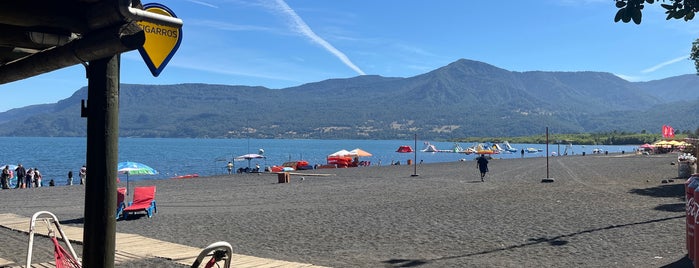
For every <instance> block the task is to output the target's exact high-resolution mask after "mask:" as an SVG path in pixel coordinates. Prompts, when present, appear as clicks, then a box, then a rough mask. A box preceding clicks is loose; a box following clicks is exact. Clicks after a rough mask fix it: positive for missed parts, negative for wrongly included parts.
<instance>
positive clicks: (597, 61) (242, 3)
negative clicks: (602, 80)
mask: <svg viewBox="0 0 699 268" xmlns="http://www.w3.org/2000/svg"><path fill="white" fill-rule="evenodd" d="M144 3H147V1H144ZM158 3H161V4H164V5H166V6H168V7H169V8H170V9H172V10H173V11H174V13H175V14H176V15H177V16H178V17H179V18H181V19H182V20H183V21H184V23H185V25H184V27H183V40H182V44H181V46H180V48H179V50H178V51H177V53H176V54H175V55H174V57H173V59H172V60H171V61H170V63H169V64H168V65H167V67H166V68H165V69H164V70H163V72H162V73H161V74H160V76H159V77H153V76H152V75H151V73H150V71H149V70H148V68H147V66H146V64H145V63H144V61H143V59H141V56H140V55H139V53H138V52H137V51H132V52H128V53H124V54H122V66H121V82H122V83H136V84H179V83H209V84H226V85H249V86H265V87H269V88H275V89H277V88H285V87H291V86H298V85H301V84H304V83H309V82H317V81H322V80H325V79H331V78H349V77H354V76H358V75H363V74H370V75H381V76H386V77H410V76H415V75H419V74H422V73H425V72H429V71H431V70H434V69H436V68H439V67H442V66H444V65H447V64H449V63H451V62H454V61H456V60H458V59H461V58H464V59H471V60H477V61H482V62H485V63H489V64H492V65H495V66H497V67H500V68H503V69H506V70H510V71H601V72H610V73H613V74H616V75H618V76H620V77H622V78H624V79H627V80H629V81H649V80H656V79H662V78H667V77H672V76H677V75H682V74H689V73H694V72H695V70H694V63H693V62H692V61H690V60H688V55H689V52H690V50H691V44H692V42H693V41H694V40H695V39H696V38H699V24H697V23H699V21H690V22H684V21H677V20H672V21H666V20H665V15H664V14H663V9H662V8H661V7H660V5H659V4H658V3H656V4H653V5H649V6H647V7H646V8H645V9H644V14H643V23H642V24H641V25H635V24H633V23H631V24H625V23H614V21H613V18H614V14H615V13H616V11H617V9H616V7H615V6H614V1H610V0H536V1H464V0H440V1H424V0H423V1H417V0H371V1H368V0H352V1H340V0H336V1H318V0H160V1H159V2H158ZM500 3H503V4H500ZM83 86H87V80H86V79H85V69H84V67H82V66H73V67H69V68H64V69H61V70H57V71H54V72H51V73H48V74H43V75H40V76H36V77H32V78H28V79H25V80H22V81H17V82H13V83H8V84H4V85H0V91H1V92H2V94H3V100H4V101H1V102H0V111H6V110H9V109H12V108H17V107H23V106H27V105H32V104H40V103H53V102H56V101H58V100H61V99H64V98H67V97H69V96H70V95H72V94H73V93H74V92H75V91H76V90H78V89H79V88H80V87H83Z"/></svg>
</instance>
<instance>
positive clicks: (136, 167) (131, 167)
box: [117, 161, 158, 195]
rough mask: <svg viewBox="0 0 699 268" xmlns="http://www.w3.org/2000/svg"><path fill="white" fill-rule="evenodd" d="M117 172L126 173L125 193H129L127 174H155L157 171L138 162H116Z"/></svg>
mask: <svg viewBox="0 0 699 268" xmlns="http://www.w3.org/2000/svg"><path fill="white" fill-rule="evenodd" d="M117 172H118V173H121V174H126V195H129V175H155V174H158V171H157V170H155V169H154V168H152V167H149V166H147V165H145V164H141V163H138V162H129V161H126V162H120V163H119V164H117Z"/></svg>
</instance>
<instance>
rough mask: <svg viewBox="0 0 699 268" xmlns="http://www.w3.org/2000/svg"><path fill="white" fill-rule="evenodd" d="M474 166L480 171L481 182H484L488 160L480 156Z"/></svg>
mask: <svg viewBox="0 0 699 268" xmlns="http://www.w3.org/2000/svg"><path fill="white" fill-rule="evenodd" d="M476 166H477V167H478V170H480V171H481V181H485V173H487V172H488V159H487V158H485V155H484V154H482V155H481V157H479V158H478V159H477V161H476Z"/></svg>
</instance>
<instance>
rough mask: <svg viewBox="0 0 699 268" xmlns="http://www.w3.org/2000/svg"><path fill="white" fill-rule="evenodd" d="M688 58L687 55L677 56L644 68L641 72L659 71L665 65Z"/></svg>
mask: <svg viewBox="0 0 699 268" xmlns="http://www.w3.org/2000/svg"><path fill="white" fill-rule="evenodd" d="M686 59H687V56H682V57H677V58H674V59H671V60H669V61H665V62H661V63H659V64H657V65H655V66H653V67H650V68H647V69H645V70H642V71H641V73H644V74H647V73H652V72H655V71H657V70H658V69H660V68H663V67H665V66H668V65H671V64H675V63H678V62H680V61H682V60H686Z"/></svg>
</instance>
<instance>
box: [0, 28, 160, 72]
mask: <svg viewBox="0 0 699 268" xmlns="http://www.w3.org/2000/svg"><path fill="white" fill-rule="evenodd" d="M145 40H146V37H145V34H144V33H143V30H142V29H141V27H139V26H138V25H137V24H136V23H135V22H131V23H127V24H124V25H121V26H118V27H109V28H106V29H104V30H100V31H97V32H95V33H91V34H89V35H85V36H83V38H81V39H77V40H74V41H73V42H70V43H68V44H66V45H63V46H60V47H55V48H52V49H48V50H45V51H42V52H39V53H36V54H33V55H30V56H27V57H25V58H22V59H19V60H16V61H13V62H10V63H7V64H5V65H3V66H0V84H5V83H9V82H14V81H17V80H21V79H25V78H28V77H32V76H36V75H40V74H43V73H48V72H51V71H54V70H58V69H61V68H65V67H68V66H72V65H76V64H82V63H87V62H89V61H92V60H97V59H102V58H105V57H109V56H112V55H116V54H121V53H124V52H127V51H131V50H134V49H137V48H139V47H141V46H143V43H144V42H145Z"/></svg>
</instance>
